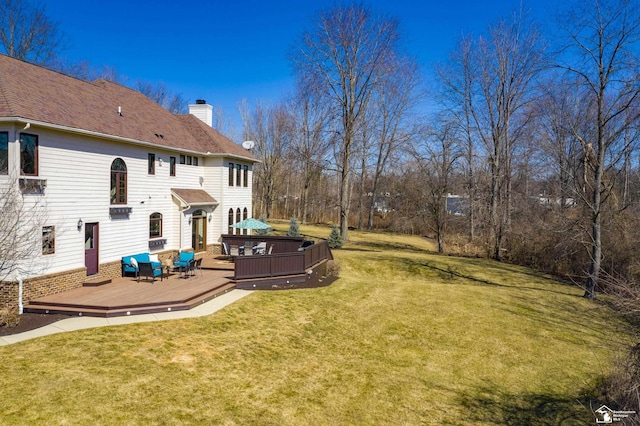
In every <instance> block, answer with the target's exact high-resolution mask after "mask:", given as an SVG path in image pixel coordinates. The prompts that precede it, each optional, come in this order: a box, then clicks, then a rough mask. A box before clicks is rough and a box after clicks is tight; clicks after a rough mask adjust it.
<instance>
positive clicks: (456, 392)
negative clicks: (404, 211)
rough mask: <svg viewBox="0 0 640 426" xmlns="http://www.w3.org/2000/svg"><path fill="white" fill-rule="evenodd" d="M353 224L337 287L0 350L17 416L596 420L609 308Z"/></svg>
mask: <svg viewBox="0 0 640 426" xmlns="http://www.w3.org/2000/svg"><path fill="white" fill-rule="evenodd" d="M301 228H302V232H303V233H305V234H307V235H318V236H325V237H326V235H328V232H329V228H323V227H306V226H302V227H301ZM325 234H326V235H325ZM351 235H352V236H351V240H352V241H351V242H350V243H349V244H347V245H346V247H345V249H344V250H336V251H334V255H335V257H336V259H337V261H338V262H339V263H340V265H341V273H340V277H341V278H340V279H339V280H337V281H336V282H335V283H333V284H332V285H331V286H329V287H323V288H316V289H300V290H291V291H272V292H256V293H254V294H252V295H251V296H249V297H246V298H244V299H242V300H240V301H238V302H236V303H235V304H233V305H231V306H229V307H227V308H225V309H224V310H222V311H220V312H218V313H216V314H214V315H211V316H209V317H205V318H199V319H188V320H176V321H169V322H159V323H145V324H135V325H128V326H120V327H110V328H101V329H93V330H85V331H79V332H75V333H65V334H59V335H54V336H50V337H46V338H41V339H38V340H34V341H29V342H26V343H22V344H19V345H13V346H8V347H4V348H0V354H2V359H3V363H2V365H1V366H0V385H1V386H2V387H3V389H6V390H10V391H5V393H4V394H3V404H2V405H1V406H0V407H1V408H0V418H2V420H3V424H38V423H52V424H81V423H82V424H84V423H94V424H95V423H98V424H107V423H108V424H128V425H130V424H145V425H148V424H152V425H153V424H172V425H180V424H184V425H186V424H229V425H233V424H238V425H240V424H242V425H244V424H264V425H276V424H277V425H283V424H287V425H308V424H328V423H330V424H345V425H352V424H456V425H459V424H487V425H488V424H500V423H503V424H504V423H509V424H556V423H559V422H560V421H566V422H568V423H567V424H574V423H577V422H582V423H585V422H587V423H589V422H592V421H593V417H592V415H591V412H590V411H589V409H588V407H585V406H583V405H581V404H586V405H588V403H589V398H590V397H591V396H590V394H589V392H590V390H591V389H592V387H593V385H594V384H595V383H596V382H597V380H598V379H599V377H600V376H601V375H602V374H604V373H605V372H606V370H607V369H608V368H609V366H610V362H611V358H612V354H613V351H614V350H615V349H616V344H617V343H616V342H621V341H625V340H626V339H627V336H626V335H625V334H623V333H622V332H620V331H618V330H620V329H621V328H620V323H619V322H618V321H617V320H615V319H614V318H612V317H611V316H610V313H609V312H608V311H607V310H605V309H604V308H600V307H599V306H598V305H595V304H591V303H589V302H587V301H586V300H584V299H582V298H581V297H580V295H581V292H580V290H579V289H575V288H572V287H569V286H566V285H562V284H560V283H557V282H555V281H553V280H551V279H549V278H548V277H546V276H543V275H539V274H536V273H533V272H531V271H529V270H526V269H523V268H517V267H513V266H509V265H503V264H499V263H495V262H490V261H483V260H480V259H460V258H454V257H445V256H437V255H435V254H433V253H431V252H429V251H428V250H429V249H431V248H432V247H431V246H430V244H429V242H428V241H426V240H424V239H421V238H416V237H406V236H394V235H386V234H368V233H359V232H353V233H352V234H351ZM34 407H38V409H37V410H35V409H34Z"/></svg>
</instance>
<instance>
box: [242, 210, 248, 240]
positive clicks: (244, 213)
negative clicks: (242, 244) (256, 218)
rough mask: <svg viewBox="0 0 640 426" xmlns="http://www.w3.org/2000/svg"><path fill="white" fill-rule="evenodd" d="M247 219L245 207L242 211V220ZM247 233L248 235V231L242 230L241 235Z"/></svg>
mask: <svg viewBox="0 0 640 426" xmlns="http://www.w3.org/2000/svg"><path fill="white" fill-rule="evenodd" d="M248 217H249V211H248V210H247V208H246V207H245V208H244V210H243V211H242V220H244V219H247V218H248ZM248 233H249V230H248V229H243V230H242V235H247V234H248Z"/></svg>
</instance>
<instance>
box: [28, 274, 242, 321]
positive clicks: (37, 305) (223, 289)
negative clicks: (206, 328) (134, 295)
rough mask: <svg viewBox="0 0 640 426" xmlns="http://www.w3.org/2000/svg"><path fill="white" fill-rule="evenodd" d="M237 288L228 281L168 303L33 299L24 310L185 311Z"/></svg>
mask: <svg viewBox="0 0 640 426" xmlns="http://www.w3.org/2000/svg"><path fill="white" fill-rule="evenodd" d="M234 288H235V284H234V283H233V282H226V283H224V284H222V285H220V286H218V287H215V288H213V289H211V290H209V291H207V292H204V293H200V294H197V295H194V296H192V297H190V298H187V299H183V300H176V301H173V302H168V303H158V304H139V305H130V306H123V305H121V306H110V307H106V306H105V307H98V306H91V305H72V304H67V303H46V302H39V301H31V302H30V303H28V304H27V305H26V306H25V308H24V311H25V312H30V313H38V314H44V313H46V314H64V315H70V316H88V317H103V318H109V317H118V316H127V315H140V314H153V313H159V312H173V311H184V310H188V309H191V308H193V307H195V306H198V305H201V304H203V303H205V302H208V301H209V300H211V299H215V298H216V297H218V296H221V295H223V294H225V293H227V292H229V291H231V290H233V289H234Z"/></svg>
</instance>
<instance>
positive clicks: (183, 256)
mask: <svg viewBox="0 0 640 426" xmlns="http://www.w3.org/2000/svg"><path fill="white" fill-rule="evenodd" d="M195 255H196V254H195V252H193V251H181V252H180V255H179V256H178V260H176V261H175V262H173V266H176V267H186V266H188V264H189V261H190V260H193V258H194V257H195Z"/></svg>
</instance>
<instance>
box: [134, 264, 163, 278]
mask: <svg viewBox="0 0 640 426" xmlns="http://www.w3.org/2000/svg"><path fill="white" fill-rule="evenodd" d="M141 276H144V277H145V278H146V279H149V278H151V282H152V283H153V282H155V280H156V277H158V276H159V277H160V281H162V280H163V279H164V276H163V275H162V265H160V266H156V267H153V265H151V263H147V262H140V263H138V282H140V277H141Z"/></svg>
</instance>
